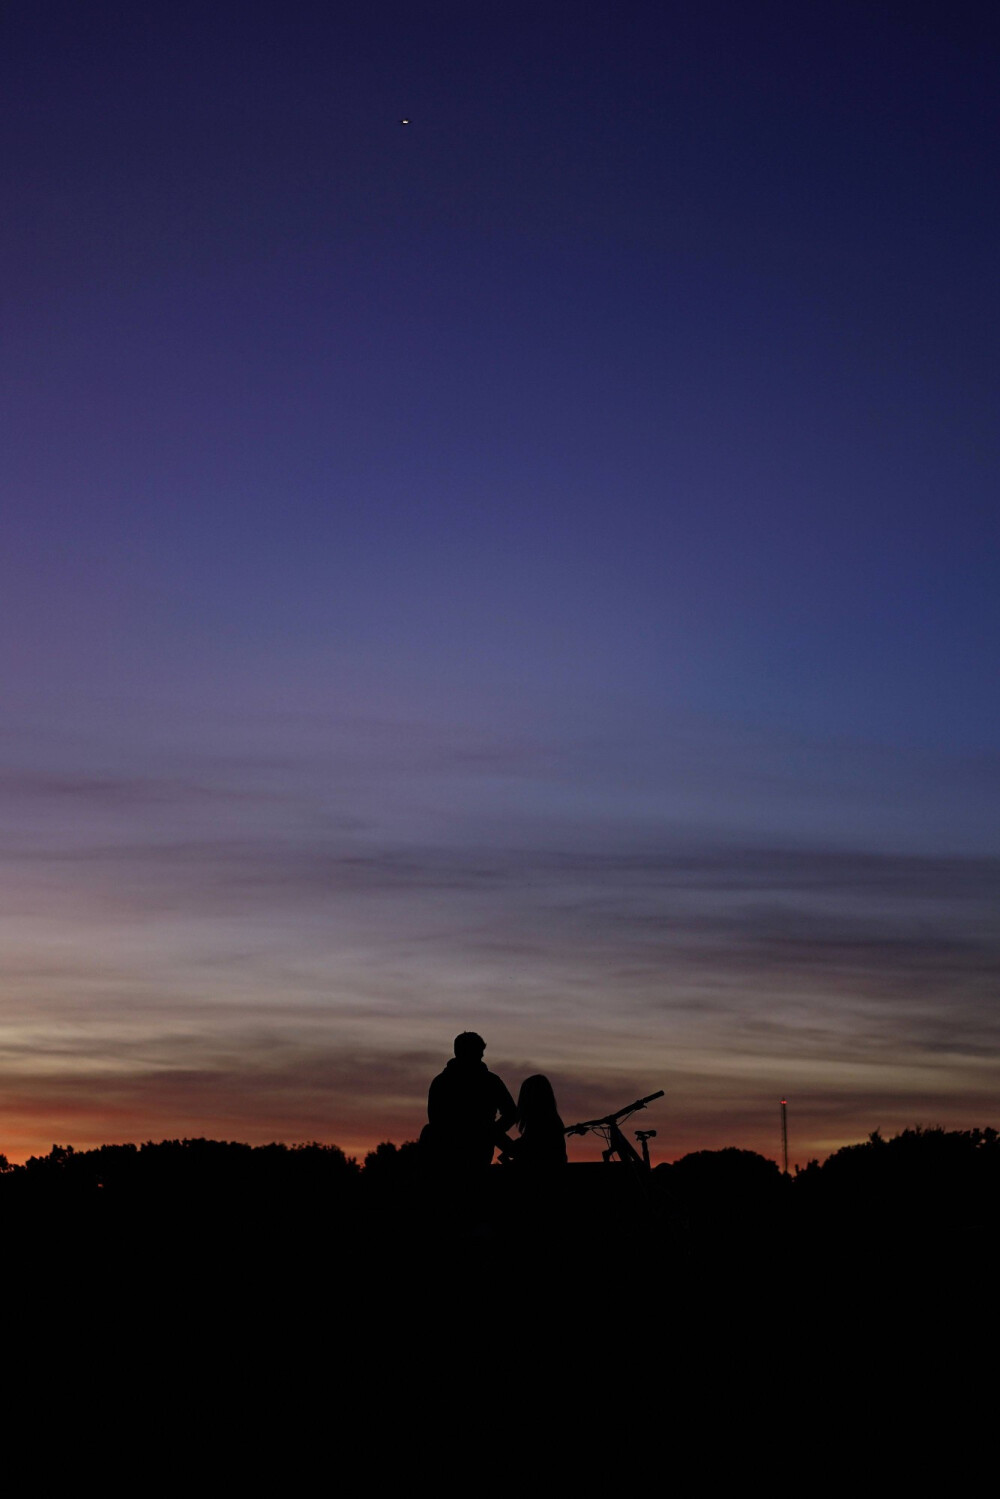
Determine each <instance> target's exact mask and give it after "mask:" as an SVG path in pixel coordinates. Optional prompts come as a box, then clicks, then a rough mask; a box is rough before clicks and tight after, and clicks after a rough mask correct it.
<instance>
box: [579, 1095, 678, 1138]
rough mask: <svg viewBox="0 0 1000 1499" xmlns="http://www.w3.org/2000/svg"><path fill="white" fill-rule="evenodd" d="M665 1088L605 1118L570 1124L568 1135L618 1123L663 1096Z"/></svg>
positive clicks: (638, 1099)
mask: <svg viewBox="0 0 1000 1499" xmlns="http://www.w3.org/2000/svg"><path fill="white" fill-rule="evenodd" d="M662 1097H663V1089H662V1088H661V1089H660V1091H659V1092H658V1093H650V1094H648V1095H647V1096H646V1097H645V1098H637V1099H636V1101H635V1103H630V1104H629V1105H628V1108H625V1109H619V1110H618V1112H617V1114H605V1116H604V1118H603V1119H585V1120H583V1122H582V1123H581V1124H570V1125H568V1126H567V1128H566V1133H567V1135H582V1134H583V1133H584V1131H585V1130H588V1129H594V1128H595V1127H596V1126H597V1125H600V1124H617V1122H618V1120H619V1119H624V1118H625V1117H626V1116H627V1115H628V1114H634V1113H635V1111H636V1109H644V1108H645V1107H646V1105H647V1103H652V1102H653V1099H654V1098H662Z"/></svg>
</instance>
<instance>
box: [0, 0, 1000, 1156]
mask: <svg viewBox="0 0 1000 1499" xmlns="http://www.w3.org/2000/svg"><path fill="white" fill-rule="evenodd" d="M0 29H2V48H0V52H2V62H0V83H2V90H0V92H2V95H3V100H4V103H3V140H4V145H3V152H2V177H3V184H2V186H3V201H4V202H5V204H6V205H7V207H6V210H5V213H4V221H3V226H2V228H0V258H2V265H0V271H2V284H3V318H2V336H3V382H4V389H3V396H4V399H3V417H2V433H0V438H2V442H0V485H2V489H0V506H2V521H3V524H2V536H3V545H2V547H0V607H2V616H0V617H2V621H3V629H2V633H0V687H2V697H0V704H2V719H0V950H2V972H0V1151H4V1152H5V1153H6V1154H7V1155H8V1156H9V1157H10V1158H11V1159H15V1160H19V1159H23V1157H24V1156H25V1155H27V1154H29V1153H31V1152H34V1151H39V1150H46V1149H48V1147H49V1146H50V1145H51V1143H52V1142H53V1141H54V1140H58V1141H59V1142H60V1143H72V1144H75V1145H77V1146H78V1147H79V1146H86V1145H93V1144H97V1143H100V1142H102V1141H109V1140H127V1139H136V1140H139V1139H145V1138H154V1139H159V1138H162V1137H164V1136H180V1135H202V1134H205V1135H214V1136H219V1137H222V1136H224V1137H227V1138H239V1139H247V1140H253V1141H263V1140H269V1139H273V1138H279V1139H286V1140H301V1139H313V1138H316V1139H322V1140H332V1141H335V1142H337V1143H339V1144H341V1145H343V1146H344V1147H345V1148H347V1149H349V1150H351V1151H361V1150H364V1149H366V1148H368V1147H370V1146H371V1145H373V1144H374V1143H375V1142H377V1141H378V1140H380V1139H384V1138H391V1139H396V1140H401V1139H403V1138H407V1137H410V1138H412V1137H413V1136H414V1135H415V1134H416V1133H417V1132H418V1130H419V1128H420V1126H421V1124H422V1122H423V1118H424V1112H423V1110H424V1099H425V1096H426V1087H427V1082H428V1080H429V1078H430V1077H431V1076H432V1075H433V1073H434V1072H435V1071H437V1070H439V1068H440V1065H441V1064H442V1062H443V1061H444V1059H445V1058H446V1056H447V1055H449V1054H450V1043H451V1038H452V1037H453V1035H454V1034H455V1032H456V1031H457V1030H460V1029H465V1028H467V1027H471V1028H474V1029H477V1030H480V1031H482V1032H483V1034H484V1035H485V1036H486V1038H487V1041H488V1043H489V1048H488V1051H487V1060H488V1061H489V1062H490V1063H491V1065H492V1066H494V1067H495V1068H496V1069H497V1070H498V1071H500V1072H501V1074H502V1075H503V1076H504V1078H505V1080H506V1081H507V1082H508V1084H509V1085H510V1086H511V1087H512V1089H513V1090H514V1091H515V1092H516V1089H517V1086H518V1084H519V1082H520V1080H521V1078H523V1077H524V1076H525V1075H526V1074H527V1073H528V1072H532V1071H544V1072H547V1073H548V1074H549V1075H550V1076H551V1077H552V1079H553V1082H554V1084H555V1086H556V1089H557V1094H558V1097H559V1100H560V1104H561V1107H562V1110H563V1113H564V1115H565V1116H566V1118H567V1120H569V1119H571V1118H576V1117H580V1116H581V1115H584V1116H585V1115H587V1114H591V1113H593V1112H596V1111H597V1110H599V1109H602V1108H604V1107H607V1108H611V1107H615V1106H618V1105H621V1104H624V1103H626V1102H628V1101H629V1100H630V1099H632V1098H634V1097H636V1096H637V1095H639V1094H643V1093H649V1092H652V1091H653V1090H654V1089H656V1088H660V1087H662V1088H664V1089H665V1090H666V1097H665V1099H664V1100H663V1101H662V1102H661V1103H660V1104H658V1105H657V1106H656V1108H655V1112H654V1111H651V1112H650V1114H649V1115H648V1116H647V1119H646V1120H644V1121H643V1122H644V1123H648V1124H649V1125H651V1126H655V1127H656V1128H657V1129H658V1131H659V1133H658V1137H657V1140H656V1142H655V1143H656V1144H657V1145H658V1146H659V1154H660V1156H661V1157H662V1158H667V1159H670V1158H673V1157H675V1156H677V1155H680V1154H683V1153H684V1152H686V1151H688V1150H692V1149H697V1148H701V1147H718V1146H721V1145H729V1144H733V1145H742V1146H746V1147H749V1148H753V1149H758V1150H762V1151H764V1152H765V1153H767V1154H770V1155H772V1156H774V1155H775V1154H776V1153H777V1150H778V1145H779V1141H778V1128H777V1125H778V1099H779V1098H780V1097H781V1096H782V1094H787V1096H788V1098H789V1100H790V1124H791V1137H792V1139H791V1145H792V1156H793V1159H797V1160H800V1161H804V1160H805V1159H807V1158H808V1157H809V1156H812V1155H824V1154H826V1153H827V1152H828V1151H830V1150H831V1149H834V1148H836V1147H837V1146H838V1145H840V1144H843V1143H845V1142H847V1141H850V1140H856V1139H859V1138H862V1137H863V1136H864V1135H865V1134H867V1133H868V1132H869V1131H870V1130H872V1129H874V1128H875V1127H876V1126H880V1127H881V1128H882V1129H883V1130H884V1131H888V1130H892V1129H898V1128H901V1127H903V1126H905V1125H908V1124H914V1123H918V1122H919V1123H925V1124H933V1123H940V1124H946V1125H949V1126H952V1127H967V1126H969V1125H973V1124H984V1123H990V1122H992V1123H994V1124H996V1123H998V1122H1000V1121H998V1118H997V1089H998V1081H1000V1076H998V1073H1000V1068H998V1056H1000V1007H998V1004H997V981H998V976H1000V917H998V911H1000V903H998V896H1000V846H998V834H1000V774H998V772H1000V710H998V695H997V690H996V682H997V678H998V674H1000V659H998V658H1000V589H998V587H997V563H998V552H1000V546H998V542H1000V523H998V509H997V500H996V496H997V492H998V484H997V480H998V477H1000V425H998V422H997V415H996V413H997V396H998V383H1000V382H998V374H997V358H996V349H997V346H998V334H1000V326H998V325H1000V277H998V275H997V266H998V263H1000V232H998V231H1000V194H998V192H997V180H998V167H1000V146H998V142H1000V11H998V9H997V7H996V6H995V5H994V4H992V3H985V0H984V3H969V0H947V3H946V0H932V3H921V0H907V3H898V4H897V3H889V0H858V3H854V0H812V3H810V4H808V5H803V4H801V3H800V0H794V3H793V0H755V3H754V4H750V5H748V4H746V3H745V0H699V3H698V4H697V5H688V4H684V5H682V4H679V3H673V0H655V3H653V0H615V3H611V0H608V3H603V0H602V3H596V0H574V3H571V4H570V3H554V0H531V3H523V4H522V3H515V0H503V3H501V0H453V3H439V0H385V3H382V4H380V5H377V6H375V5H364V6H348V5H343V4H335V3H318V0H212V3H210V4H207V5H206V4H205V3H204V0H197V3H193V0H144V3H141V4H132V3H125V0H11V3H9V4H8V5H7V6H6V7H5V8H4V18H3V21H2V26H0ZM403 116H406V117H409V118H410V119H411V121H412V123H411V124H410V125H408V126H406V127H402V126H400V124H399V123H398V122H399V120H400V118H401V117H403ZM581 1154H582V1155H584V1156H593V1155H594V1154H595V1149H594V1146H593V1144H592V1142H585V1143H584V1144H583V1146H582V1148H581Z"/></svg>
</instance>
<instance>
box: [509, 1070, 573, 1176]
mask: <svg viewBox="0 0 1000 1499" xmlns="http://www.w3.org/2000/svg"><path fill="white" fill-rule="evenodd" d="M517 1128H518V1134H519V1138H518V1139H517V1140H514V1141H511V1142H510V1144H509V1145H508V1147H507V1149H508V1153H509V1155H510V1158H511V1159H512V1160H513V1161H514V1163H515V1164H516V1165H517V1166H518V1167H525V1168H528V1169H530V1170H532V1171H537V1172H546V1171H553V1170H556V1169H557V1168H558V1167H560V1166H565V1164H566V1126H565V1125H564V1124H563V1122H562V1119H561V1118H560V1117H559V1111H558V1109H557V1108H556V1099H555V1094H554V1093H553V1091H552V1084H551V1083H550V1082H549V1080H548V1078H547V1077H544V1076H543V1075H542V1074H541V1073H537V1074H536V1075H535V1076H534V1077H526V1078H525V1080H524V1082H523V1083H522V1084H521V1091H520V1093H519V1094H518V1096H517Z"/></svg>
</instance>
